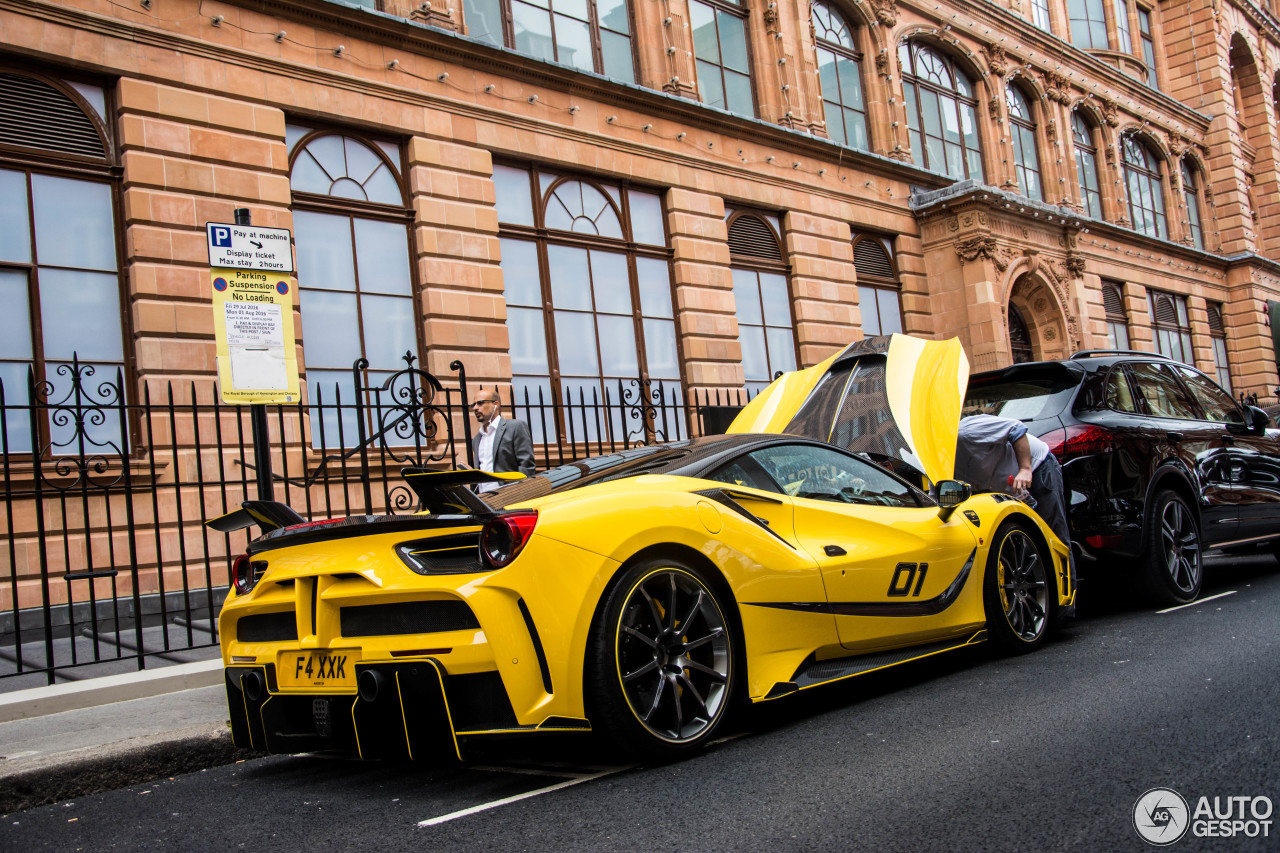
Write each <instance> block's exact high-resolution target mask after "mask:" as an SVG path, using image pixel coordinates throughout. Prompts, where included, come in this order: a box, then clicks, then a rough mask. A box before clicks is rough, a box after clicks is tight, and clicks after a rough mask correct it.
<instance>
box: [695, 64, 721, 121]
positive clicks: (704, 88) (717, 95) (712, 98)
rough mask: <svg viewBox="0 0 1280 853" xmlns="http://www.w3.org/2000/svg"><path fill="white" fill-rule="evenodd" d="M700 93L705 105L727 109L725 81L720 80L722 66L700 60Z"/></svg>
mask: <svg viewBox="0 0 1280 853" xmlns="http://www.w3.org/2000/svg"><path fill="white" fill-rule="evenodd" d="M698 93H699V94H700V95H701V96H702V102H703V103H704V104H706V105H708V106H712V107H717V108H719V109H722V110H723V109H725V105H724V81H723V80H721V79H720V66H718V65H712V64H711V63H709V62H703V61H702V60H701V59H699V60H698Z"/></svg>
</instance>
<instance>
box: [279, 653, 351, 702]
mask: <svg viewBox="0 0 1280 853" xmlns="http://www.w3.org/2000/svg"><path fill="white" fill-rule="evenodd" d="M359 662H360V650H359V649H325V650H324V651H319V650H317V651H308V652H281V653H280V657H279V658H278V659H277V661H276V683H277V684H279V685H280V689H281V690H285V691H290V690H292V691H299V692H310V693H354V692H355V691H356V664H357V663H359Z"/></svg>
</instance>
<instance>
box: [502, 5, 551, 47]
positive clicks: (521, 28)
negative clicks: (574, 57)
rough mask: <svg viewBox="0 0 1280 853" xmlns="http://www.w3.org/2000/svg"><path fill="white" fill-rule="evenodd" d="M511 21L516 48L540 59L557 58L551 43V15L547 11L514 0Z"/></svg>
mask: <svg viewBox="0 0 1280 853" xmlns="http://www.w3.org/2000/svg"><path fill="white" fill-rule="evenodd" d="M511 22H512V25H513V27H514V30H515V36H516V50H518V51H520V52H521V53H524V54H528V55H529V56H535V57H537V58H539V59H547V60H552V59H555V55H554V51H553V48H552V45H551V16H550V15H549V14H548V13H547V12H545V11H543V10H542V9H539V8H537V7H536V6H530V5H528V4H527V3H521V2H520V1H519V0H513V2H512V3H511Z"/></svg>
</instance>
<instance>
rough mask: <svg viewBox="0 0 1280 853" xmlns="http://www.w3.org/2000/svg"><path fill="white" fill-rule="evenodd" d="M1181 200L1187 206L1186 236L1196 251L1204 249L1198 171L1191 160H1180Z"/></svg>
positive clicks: (1185, 158)
mask: <svg viewBox="0 0 1280 853" xmlns="http://www.w3.org/2000/svg"><path fill="white" fill-rule="evenodd" d="M1182 198H1183V201H1185V202H1186V205H1187V236H1188V237H1190V238H1191V244H1192V245H1193V246H1195V247H1196V248H1197V249H1203V248H1204V228H1203V226H1202V224H1201V223H1202V219H1201V216H1200V170H1199V169H1197V168H1196V167H1195V164H1193V163H1192V162H1191V158H1189V157H1183V158H1182Z"/></svg>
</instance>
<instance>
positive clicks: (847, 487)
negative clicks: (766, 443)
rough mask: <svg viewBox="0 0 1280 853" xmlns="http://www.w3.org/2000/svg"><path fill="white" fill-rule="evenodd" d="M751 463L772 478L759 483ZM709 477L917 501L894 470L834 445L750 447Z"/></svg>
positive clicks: (875, 502) (787, 489)
mask: <svg viewBox="0 0 1280 853" xmlns="http://www.w3.org/2000/svg"><path fill="white" fill-rule="evenodd" d="M752 463H755V464H758V465H759V466H760V468H762V469H764V471H766V472H767V473H768V475H769V477H770V478H771V479H772V480H773V481H774V482H773V483H770V484H769V485H767V486H766V485H764V484H763V483H760V478H759V477H756V476H752V471H751V469H752V468H753V467H754V466H753V465H752ZM744 475H746V476H744ZM708 479H711V480H718V481H720V482H722V483H733V482H741V484H742V485H748V484H750V485H755V486H756V487H757V488H767V489H768V490H769V491H775V492H776V491H778V490H779V487H781V491H782V492H783V493H784V494H788V495H792V496H793V497H797V498H807V499H809V500H820V501H834V502H836V503H851V504H870V505H872V506H904V507H908V506H909V507H915V506H919V505H920V504H919V502H918V501H917V500H916V497H915V494H914V493H913V492H912V489H911V487H910V486H908V485H907V484H906V483H903V482H900V481H899V480H897V479H896V478H895V477H894V476H893V475H892V474H889V473H888V472H886V471H882V470H881V469H879V468H877V467H876V466H874V465H872V464H871V463H869V462H863V461H861V460H859V459H854V458H853V457H851V456H846V455H845V454H843V453H840V452H839V451H837V450H831V449H828V448H825V447H815V446H813V445H807V444H782V445H775V446H773V447H765V448H762V449H760V450H756V451H753V452H751V453H750V454H748V455H747V456H746V457H745V458H744V459H742V460H739V461H738V462H731V463H729V464H728V465H726V466H725V467H723V468H721V469H720V470H719V471H717V472H715V473H714V474H712V475H711V476H710V477H709V478H708ZM743 481H745V482H743Z"/></svg>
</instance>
